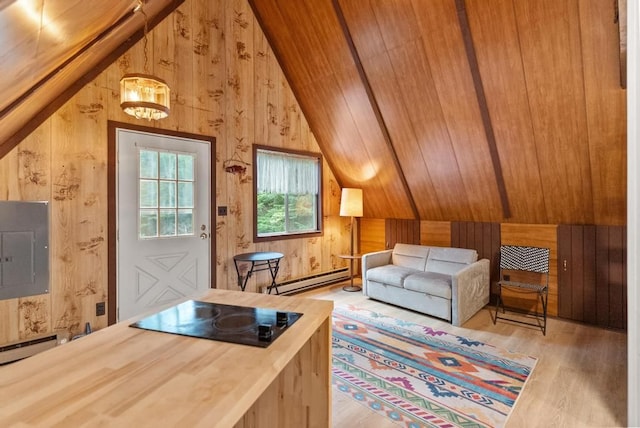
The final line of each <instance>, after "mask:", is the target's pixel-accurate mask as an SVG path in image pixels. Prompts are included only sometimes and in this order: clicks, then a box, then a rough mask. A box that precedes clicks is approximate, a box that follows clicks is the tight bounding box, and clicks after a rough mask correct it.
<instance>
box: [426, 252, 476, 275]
mask: <svg viewBox="0 0 640 428" xmlns="http://www.w3.org/2000/svg"><path fill="white" fill-rule="evenodd" d="M476 260H478V253H477V252H476V250H469V249H466V248H431V251H429V256H428V258H427V266H426V270H427V271H429V272H437V273H443V274H448V275H454V274H455V273H457V272H458V271H459V270H461V269H463V268H465V267H466V266H467V265H469V264H471V263H473V262H475V261H476Z"/></svg>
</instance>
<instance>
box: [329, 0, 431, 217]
mask: <svg viewBox="0 0 640 428" xmlns="http://www.w3.org/2000/svg"><path fill="white" fill-rule="evenodd" d="M331 1H332V3H333V8H334V10H335V12H336V15H337V17H338V22H339V23H340V27H341V28H342V32H343V33H344V37H345V39H346V41H347V44H348V45H349V51H350V52H351V56H352V58H353V61H354V62H355V64H356V68H357V69H358V75H359V76H360V80H361V81H362V84H363V85H364V88H365V91H366V93H367V97H368V98H369V103H370V104H371V108H372V109H373V113H374V114H375V116H376V120H377V121H378V125H379V126H380V130H381V131H382V135H383V137H384V141H385V143H387V147H388V148H389V151H390V152H391V158H392V159H393V164H394V165H395V168H396V171H397V172H398V175H399V176H400V180H401V181H402V186H403V187H404V189H405V191H406V193H407V197H408V199H409V204H410V205H411V211H412V212H413V216H414V218H415V219H418V220H419V219H420V213H419V211H418V206H417V205H416V201H415V199H414V197H413V194H412V193H411V189H410V188H409V183H408V182H407V178H406V177H405V175H404V171H403V170H402V167H401V165H400V160H399V159H398V154H397V153H396V150H395V148H394V146H393V140H392V139H391V134H390V133H389V129H388V128H387V124H386V123H385V121H384V117H383V116H382V111H381V110H380V106H379V105H378V101H377V100H376V97H375V94H374V93H373V89H372V88H371V83H370V82H369V79H368V77H367V73H366V72H365V70H364V67H363V66H362V61H361V60H360V55H359V54H358V50H357V49H356V46H355V44H354V42H353V37H351V32H350V31H349V27H348V26H347V21H346V19H345V17H344V13H343V11H342V8H341V7H340V3H339V0H331Z"/></svg>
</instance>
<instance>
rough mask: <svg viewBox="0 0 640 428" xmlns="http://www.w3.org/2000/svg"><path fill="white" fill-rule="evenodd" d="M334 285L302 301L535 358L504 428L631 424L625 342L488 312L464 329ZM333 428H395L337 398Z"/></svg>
mask: <svg viewBox="0 0 640 428" xmlns="http://www.w3.org/2000/svg"><path fill="white" fill-rule="evenodd" d="M343 285H344V284H336V285H332V286H328V287H324V288H320V289H317V290H313V291H309V292H306V293H304V294H299V296H304V297H312V298H318V299H330V300H333V301H334V302H335V305H336V306H343V305H355V306H358V307H362V308H367V309H370V310H372V311H376V312H381V313H384V314H388V315H390V316H393V317H396V318H402V319H404V320H406V321H411V322H415V323H418V324H422V325H428V326H430V327H432V328H436V329H440V330H444V331H447V332H449V333H452V334H456V335H460V336H464V337H468V338H471V339H476V340H480V341H483V342H485V343H489V344H491V345H494V346H497V347H501V348H505V349H509V350H512V351H517V352H521V353H525V354H527V355H531V356H534V357H537V358H538V363H537V365H536V367H535V369H534V370H533V373H532V375H531V377H530V378H529V381H528V382H527V385H526V386H525V388H524V391H523V392H522V393H521V395H520V397H519V398H518V401H517V403H516V406H515V409H514V410H513V412H512V413H511V416H510V417H509V419H508V421H507V424H506V425H505V426H506V427H563V428H564V427H596V426H597V427H602V426H607V427H612V426H616V427H617V426H626V424H627V335H626V334H625V333H622V332H618V331H611V330H604V329H601V328H597V327H591V326H587V325H582V324H578V323H573V322H569V321H564V320H560V319H553V318H552V319H549V321H548V323H547V335H546V336H543V335H542V333H541V332H540V330H536V329H534V328H531V327H527V326H521V325H515V324H510V323H508V322H503V321H498V323H497V324H496V325H494V324H493V321H492V319H491V314H490V312H489V310H488V308H485V309H483V310H481V311H480V312H479V313H478V314H476V315H475V316H474V317H473V318H472V319H470V320H469V321H468V322H466V323H465V324H464V326H463V327H454V326H452V325H451V324H449V323H446V322H444V321H441V320H439V319H436V318H431V317H428V316H426V315H422V314H419V313H416V312H412V311H408V310H404V309H401V308H398V307H395V306H392V305H388V304H386V303H382V302H377V301H375V300H370V299H368V298H367V297H364V296H363V295H362V293H359V292H351V293H350V292H346V291H343V290H342V286H343ZM333 426H334V427H337V428H342V427H345V428H347V427H349V428H353V427H375V428H379V427H380V428H383V427H393V426H396V425H394V424H393V423H392V422H391V421H390V419H387V418H385V417H382V416H379V415H377V414H375V413H374V412H373V411H371V410H369V409H367V408H366V407H365V406H363V405H361V404H360V403H358V402H356V401H355V400H353V399H351V398H350V397H347V396H345V395H344V394H342V393H340V392H338V391H336V390H335V389H334V391H333Z"/></svg>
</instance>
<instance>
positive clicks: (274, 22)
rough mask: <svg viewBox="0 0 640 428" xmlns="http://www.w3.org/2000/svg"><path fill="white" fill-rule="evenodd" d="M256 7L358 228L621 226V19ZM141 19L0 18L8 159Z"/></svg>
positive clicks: (59, 8) (37, 14) (606, 11)
mask: <svg viewBox="0 0 640 428" xmlns="http://www.w3.org/2000/svg"><path fill="white" fill-rule="evenodd" d="M248 1H249V2H250V4H251V6H252V7H253V9H254V12H255V14H256V18H257V19H258V22H259V23H260V25H261V26H262V28H263V30H264V31H265V34H266V35H267V38H268V40H269V42H270V44H271V46H272V48H273V50H274V51H275V54H276V56H277V57H278V59H279V61H280V64H281V66H282V68H283V70H284V72H285V74H286V75H287V78H288V79H289V82H290V84H291V86H292V88H293V90H294V93H295V94H296V97H297V98H298V101H299V102H300V105H301V107H302V110H303V112H304V114H305V116H306V118H307V120H308V121H309V123H310V126H311V128H312V130H313V133H314V134H315V136H316V138H317V140H318V143H319V145H320V147H321V149H322V151H323V154H324V155H325V158H326V159H327V160H328V162H329V164H330V165H331V167H332V169H333V171H334V173H335V175H336V177H337V178H338V180H339V182H340V184H341V185H342V186H347V187H361V188H363V189H364V196H365V216H366V217H372V218H416V219H421V220H459V221H492V222H518V223H548V224H557V223H596V224H625V223H626V219H625V212H626V196H625V195H626V107H625V97H626V91H625V90H624V89H622V88H621V85H620V75H621V71H624V70H621V68H620V62H621V58H620V53H621V51H622V47H624V43H623V42H621V41H620V37H619V31H622V30H619V26H618V23H617V20H616V17H617V10H616V9H615V5H614V2H612V1H609V0H528V1H526V0H313V1H308V0H304V1H303V0H248ZM182 2H183V0H147V1H146V2H145V11H146V13H147V15H148V16H149V18H150V23H151V26H153V24H154V23H155V22H156V21H157V20H159V19H161V18H162V17H164V16H166V15H167V14H168V13H170V12H171V11H173V10H174V9H175V8H176V7H177V6H178V5H179V4H180V3H182ZM136 3H137V2H136V1H135V0H110V1H108V2H107V1H104V2H89V1H81V0H67V1H60V0H0V46H2V50H1V51H0V93H2V95H3V96H2V99H0V157H1V156H3V155H4V154H6V153H7V152H8V151H9V150H10V149H11V148H12V147H14V146H15V144H17V143H18V142H19V141H20V140H21V139H22V138H24V137H25V136H26V135H27V134H28V133H29V132H30V131H31V130H33V129H34V128H35V126H37V124H38V123H40V122H41V121H42V120H44V119H46V117H47V116H48V115H49V114H50V113H52V112H53V111H55V109H56V108H57V107H59V106H60V105H61V104H62V103H63V102H64V100H65V99H66V98H65V94H67V95H68V94H72V93H73V92H74V88H76V89H78V88H80V87H81V86H82V85H84V84H86V83H88V82H89V81H90V80H91V79H92V78H93V77H92V76H95V75H96V74H97V71H99V70H100V69H101V68H104V67H105V66H106V65H108V63H107V64H105V61H113V60H114V59H115V58H116V56H117V55H118V54H119V53H122V52H124V50H126V49H127V48H128V47H129V46H131V45H132V44H133V43H134V42H135V41H137V40H139V39H140V37H141V36H142V30H141V28H142V22H143V20H142V17H141V16H140V14H134V13H133V12H132V10H133V8H134V6H135V5H136ZM620 4H624V2H623V1H622V0H621V1H620ZM622 74H623V73H622Z"/></svg>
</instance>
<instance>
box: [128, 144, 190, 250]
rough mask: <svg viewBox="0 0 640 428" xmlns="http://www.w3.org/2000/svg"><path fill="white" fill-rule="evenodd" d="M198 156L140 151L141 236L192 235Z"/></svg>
mask: <svg viewBox="0 0 640 428" xmlns="http://www.w3.org/2000/svg"><path fill="white" fill-rule="evenodd" d="M194 165H195V156H194V155H193V154H189V153H179V152H168V151H158V150H152V149H141V150H140V151H139V169H138V170H139V177H138V186H139V192H138V194H139V198H138V204H139V205H138V213H139V215H138V220H139V222H138V236H139V238H140V239H148V238H158V237H169V236H192V235H193V229H194V228H193V210H194V205H193V204H194V188H195V180H194V177H195V174H194Z"/></svg>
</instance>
